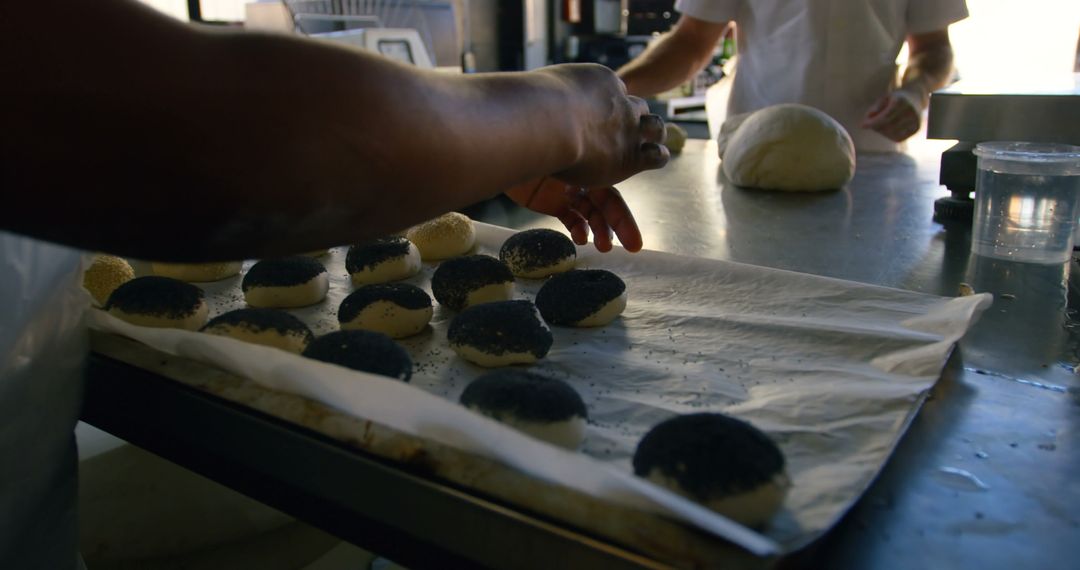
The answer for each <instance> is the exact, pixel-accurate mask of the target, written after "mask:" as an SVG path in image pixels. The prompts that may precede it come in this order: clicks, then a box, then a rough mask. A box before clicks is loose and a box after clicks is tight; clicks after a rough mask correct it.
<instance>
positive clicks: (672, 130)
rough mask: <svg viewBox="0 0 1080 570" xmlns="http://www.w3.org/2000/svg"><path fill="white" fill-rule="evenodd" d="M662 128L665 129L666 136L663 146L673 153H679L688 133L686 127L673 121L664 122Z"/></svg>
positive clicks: (684, 144)
mask: <svg viewBox="0 0 1080 570" xmlns="http://www.w3.org/2000/svg"><path fill="white" fill-rule="evenodd" d="M664 129H665V130H666V131H667V136H666V138H665V139H664V146H666V147H668V150H670V151H671V152H673V153H680V152H682V149H683V147H684V146H686V139H687V137H688V133H687V132H686V129H684V128H682V127H680V126H679V125H676V124H675V123H665V124H664Z"/></svg>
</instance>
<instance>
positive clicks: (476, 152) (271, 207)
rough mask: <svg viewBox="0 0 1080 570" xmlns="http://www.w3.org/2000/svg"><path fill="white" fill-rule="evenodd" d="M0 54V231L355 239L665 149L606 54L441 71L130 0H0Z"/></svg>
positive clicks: (183, 248)
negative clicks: (0, 195) (209, 22)
mask: <svg viewBox="0 0 1080 570" xmlns="http://www.w3.org/2000/svg"><path fill="white" fill-rule="evenodd" d="M57 4H62V6H59V7H58V6H57ZM57 10H62V11H63V13H64V17H63V18H57V17H55V13H56V11H57ZM34 21H39V22H40V21H48V22H50V26H51V27H50V33H49V34H46V35H42V34H41V33H40V30H37V29H35V28H33V27H32V26H27V25H26V22H34ZM0 64H2V65H0V68H2V69H4V75H5V79H4V86H3V87H2V88H0V124H2V125H3V128H2V129H0V187H2V188H3V189H4V196H5V203H4V205H3V207H0V229H8V230H11V231H15V232H20V233H24V234H28V235H32V236H36V237H40V238H43V239H48V240H52V241H57V242H60V243H66V244H71V245H75V246H79V247H83V248H87V249H100V250H107V251H111V252H114V253H119V254H123V255H129V256H134V257H143V258H154V259H162V260H210V259H229V258H235V259H238V258H245V257H253V256H266V255H273V254H279V253H286V252H295V251H302V250H310V249H317V248H320V247H325V246H329V245H334V244H344V243H350V242H355V241H359V240H363V239H367V238H372V237H376V236H380V235H384V234H386V233H388V232H391V231H393V230H398V229H401V228H404V227H406V226H408V225H410V224H412V223H415V222H418V221H421V220H424V219H427V218H430V217H432V216H434V215H436V214H439V213H441V212H445V211H447V210H450V209H455V208H459V207H462V206H465V205H468V204H472V203H475V202H477V201H479V200H482V199H485V198H488V197H491V196H493V195H496V194H498V193H499V192H501V191H503V190H505V189H507V188H510V187H512V186H514V185H515V184H518V183H521V182H523V181H526V180H529V179H538V178H539V177H543V176H548V175H553V176H555V177H557V178H559V179H561V180H563V181H565V182H568V183H571V184H573V185H576V186H582V187H607V186H609V185H610V184H613V183H615V182H618V181H620V180H622V179H625V178H627V177H629V176H631V175H633V174H635V173H636V172H638V171H640V170H643V169H647V168H657V167H660V166H662V165H663V164H664V162H666V160H667V151H666V149H664V148H663V147H662V146H660V144H658V143H659V142H660V139H659V137H658V135H657V134H656V132H655V129H642V128H641V124H642V123H641V117H642V115H643V114H645V113H647V108H646V106H645V105H644V102H642V101H640V100H638V99H636V98H632V97H628V96H627V95H626V94H625V91H624V87H623V85H622V83H621V82H620V81H619V80H618V78H617V77H616V76H615V75H614V74H613V73H611V72H610V71H608V70H606V69H604V68H602V67H600V66H591V65H590V66H566V67H559V68H554V69H549V70H546V71H541V72H532V73H517V74H492V75H481V76H460V75H458V76H454V75H444V74H439V73H435V72H431V71H423V70H418V69H416V68H414V67H411V66H406V65H403V64H399V63H395V62H393V61H390V60H388V59H385V58H382V57H378V56H375V55H370V54H365V53H359V52H357V51H355V50H352V49H347V48H343V47H339V46H337V45H331V44H326V43H321V42H315V41H310V40H304V39H300V38H296V37H291V36H285V35H268V34H256V33H240V32H234V31H225V30H211V29H200V28H196V27H193V26H189V25H186V24H183V23H180V22H176V21H173V20H171V19H168V18H166V17H164V16H161V15H159V14H157V13H156V12H154V11H152V10H151V9H149V8H144V7H142V6H140V5H137V4H135V3H133V2H129V1H125V0H98V1H96V2H84V1H78V0H70V1H67V2H52V3H45V2H6V3H3V5H2V6H0Z"/></svg>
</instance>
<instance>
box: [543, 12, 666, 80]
mask: <svg viewBox="0 0 1080 570" xmlns="http://www.w3.org/2000/svg"><path fill="white" fill-rule="evenodd" d="M571 8H572V9H571ZM562 18H563V20H564V21H566V22H569V23H570V24H571V25H570V33H569V35H568V36H567V37H566V38H565V39H564V40H563V55H564V57H565V58H566V60H567V61H576V62H589V63H600V64H602V65H606V66H608V67H611V68H618V67H620V66H622V65H624V64H625V63H626V62H628V61H630V60H631V59H633V58H634V57H636V56H637V55H638V54H640V53H641V52H642V51H644V50H645V46H647V45H648V43H649V41H650V40H652V39H653V37H655V36H657V35H659V34H661V33H664V32H666V31H668V30H670V29H671V26H672V25H674V24H675V22H676V20H678V13H677V12H675V1H674V0H579V1H576V2H573V3H571V4H569V5H567V4H565V3H564V5H563V8H562Z"/></svg>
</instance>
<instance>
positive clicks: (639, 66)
mask: <svg viewBox="0 0 1080 570" xmlns="http://www.w3.org/2000/svg"><path fill="white" fill-rule="evenodd" d="M721 29H722V28H721ZM718 36H719V34H717V37H718ZM715 43H716V38H712V40H711V43H710V41H709V40H708V39H703V38H698V37H692V36H690V35H689V34H687V33H685V32H683V33H680V32H679V30H678V29H676V30H675V31H673V32H670V33H668V34H665V35H663V36H661V37H660V38H659V39H657V40H656V41H654V42H653V43H652V44H651V45H649V47H648V48H647V49H646V50H645V52H644V53H642V54H641V55H639V56H638V57H636V58H634V59H633V60H631V61H630V62H629V63H627V64H626V65H624V66H623V67H622V68H620V69H619V71H618V74H619V77H620V78H622V80H623V82H624V83H626V89H627V91H628V92H629V93H630V94H631V95H637V96H639V97H649V96H652V95H656V94H657V93H663V92H664V91H667V90H669V89H672V88H674V87H676V86H678V85H680V84H682V83H684V82H686V81H688V80H689V79H691V78H693V77H694V76H695V75H696V74H697V73H698V72H699V71H701V70H702V69H703V68H704V67H705V65H706V64H707V63H709V59H710V58H711V57H712V48H713V46H714V45H715Z"/></svg>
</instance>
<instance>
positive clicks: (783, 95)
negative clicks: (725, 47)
mask: <svg viewBox="0 0 1080 570" xmlns="http://www.w3.org/2000/svg"><path fill="white" fill-rule="evenodd" d="M675 8H676V9H677V10H679V11H680V12H682V13H684V14H687V15H689V16H693V17H695V18H698V19H701V20H705V21H710V22H724V21H729V20H735V22H736V24H737V26H738V63H737V65H736V66H735V68H736V71H735V77H734V80H733V83H732V85H731V95H730V98H729V99H728V109H727V113H728V115H736V114H741V113H746V112H749V111H754V110H757V109H760V108H762V107H768V106H770V105H776V104H779V103H802V104H804V105H810V106H812V107H817V108H818V109H821V110H822V111H825V112H826V113H828V114H829V115H831V116H832V117H833V118H835V119H836V120H837V121H839V122H840V124H842V125H844V127H845V128H846V129H847V130H848V132H849V133H850V134H851V138H852V140H853V141H854V142H855V148H856V149H858V150H860V151H870V152H875V151H896V150H898V149H899V146H898V145H897V144H896V143H894V142H893V141H891V140H889V139H888V138H886V137H884V136H882V135H880V134H878V133H877V132H874V131H871V130H869V129H863V128H861V127H860V126H859V125H860V124H861V123H862V121H863V118H864V117H865V116H866V113H867V112H868V111H869V109H870V107H871V106H872V105H873V104H874V102H875V101H877V100H878V99H879V98H880V97H882V96H884V95H886V94H888V93H889V92H891V91H892V90H893V89H894V88H895V87H896V86H897V85H898V78H897V66H896V56H897V54H899V53H900V48H901V46H902V45H903V43H904V41H905V39H906V37H907V35H908V34H917V33H925V32H930V31H935V30H941V29H945V28H947V27H948V25H949V24H951V23H953V22H956V21H959V20H962V19H963V18H965V17H966V16H967V5H966V3H965V2H964V0H799V1H792V0H678V2H676V4H675Z"/></svg>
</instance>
